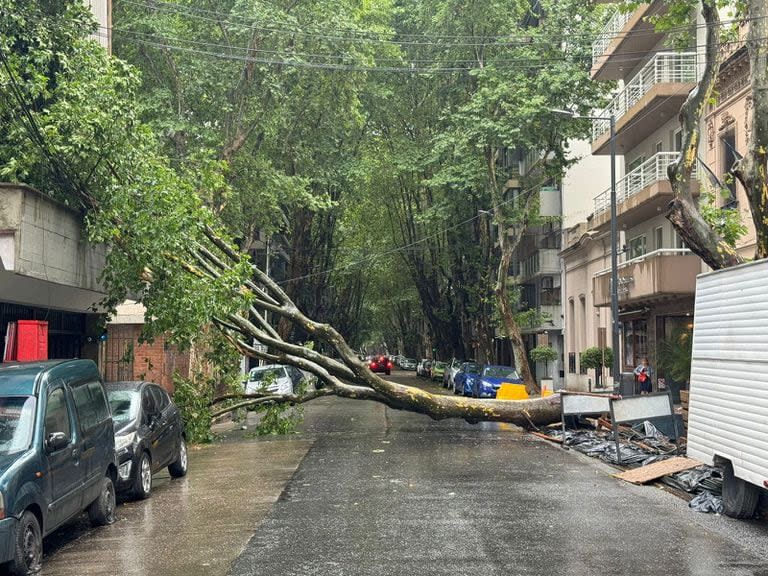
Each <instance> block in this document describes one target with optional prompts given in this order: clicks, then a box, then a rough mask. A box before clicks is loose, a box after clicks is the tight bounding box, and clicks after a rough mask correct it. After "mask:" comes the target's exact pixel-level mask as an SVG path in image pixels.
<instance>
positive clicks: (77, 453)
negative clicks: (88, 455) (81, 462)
mask: <svg viewBox="0 0 768 576" xmlns="http://www.w3.org/2000/svg"><path fill="white" fill-rule="evenodd" d="M79 457H80V450H78V449H77V448H74V449H73V450H72V458H79Z"/></svg>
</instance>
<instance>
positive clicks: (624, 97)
mask: <svg viewBox="0 0 768 576" xmlns="http://www.w3.org/2000/svg"><path fill="white" fill-rule="evenodd" d="M664 9H665V3H664V2H662V1H659V0H654V1H652V2H650V3H648V4H642V5H640V6H638V7H637V8H636V9H635V10H634V11H633V12H629V13H625V12H621V11H619V10H618V9H617V11H616V12H615V13H614V14H613V16H612V17H611V18H610V19H609V20H608V22H607V23H606V25H605V28H604V29H603V33H602V34H601V35H600V37H599V38H598V40H597V41H596V42H595V43H594V45H593V65H592V70H591V75H592V78H593V79H594V80H595V81H606V80H613V81H616V82H617V90H616V91H615V93H614V95H613V98H612V100H611V102H610V103H609V104H608V106H607V107H606V108H605V109H604V110H601V111H598V112H596V114H595V116H598V117H601V118H605V119H603V120H595V121H593V127H592V138H591V152H592V154H593V155H594V156H604V157H605V156H608V157H610V153H611V134H610V121H609V118H610V117H611V116H613V118H614V119H615V127H616V132H615V150H616V154H617V156H620V157H621V158H622V160H621V161H620V162H619V166H618V168H617V175H618V176H617V182H616V217H617V226H618V236H619V238H618V246H617V251H618V253H619V265H618V283H617V293H618V300H619V322H620V350H619V367H620V370H621V372H622V374H623V379H624V380H626V379H630V380H631V378H632V376H631V372H632V369H633V368H634V366H636V365H637V364H639V363H640V361H641V359H642V358H643V357H648V358H649V359H650V361H651V365H652V366H656V365H657V362H656V349H657V346H658V343H659V342H660V341H662V340H664V339H667V338H669V336H670V335H671V334H672V332H673V331H674V330H675V329H677V328H683V329H685V328H687V327H689V326H690V325H691V323H692V315H693V310H694V290H695V282H696V276H697V274H699V273H700V272H702V271H703V270H704V269H705V267H704V265H703V264H702V262H701V260H700V259H699V258H698V257H697V256H695V255H694V254H692V253H691V252H690V250H688V249H687V248H686V247H685V246H684V245H683V243H682V242H681V240H680V239H679V237H678V236H677V234H676V233H675V231H674V229H673V227H672V225H671V223H670V222H669V221H668V220H667V219H666V218H665V213H666V208H667V206H668V204H669V202H670V200H671V199H672V188H671V185H670V183H669V180H668V179H667V167H668V166H669V164H670V163H671V162H673V161H675V160H676V159H677V158H678V155H679V152H680V149H681V145H682V138H681V132H680V126H679V120H678V112H679V110H680V106H681V105H682V104H683V102H684V101H685V98H686V97H687V95H688V93H689V92H690V90H691V89H693V88H694V87H695V86H696V83H697V80H698V78H699V77H700V72H701V66H700V62H699V61H698V60H699V56H698V54H699V48H697V47H698V46H700V44H701V42H702V41H703V38H702V35H701V34H699V35H698V38H697V39H696V42H695V43H694V45H692V46H691V47H690V49H689V50H684V51H673V50H671V49H670V48H669V47H668V46H667V42H666V38H665V37H664V35H662V34H658V33H656V32H655V31H654V29H653V27H652V25H651V24H649V18H651V17H652V16H654V15H658V14H660V13H661V11H662V10H664ZM692 18H693V16H692ZM712 113H713V114H715V111H713V112H712ZM721 115H722V113H721ZM715 122H716V120H715ZM729 134H730V133H729ZM725 138H727V136H726V137H725ZM725 138H724V139H723V141H724V142H725V141H727V140H726V139H725ZM716 144H717V143H716ZM711 156H712V157H714V156H717V152H715V151H713V152H712V155H711ZM711 156H710V155H709V154H708V155H707V158H706V160H705V161H706V162H708V163H709V162H711V160H712V158H711ZM724 161H725V162H727V158H725V159H724ZM697 169H699V170H700V168H697ZM717 169H722V165H718V166H717ZM696 186H697V189H696V190H694V194H698V185H696ZM572 193H574V191H572ZM576 194H577V195H587V194H590V195H591V202H592V206H591V211H590V213H589V215H588V216H587V218H586V219H585V220H584V221H582V222H578V223H574V222H571V223H570V225H569V226H567V227H566V233H565V234H564V245H563V260H564V275H565V282H564V284H565V286H566V291H565V293H564V298H565V299H566V302H567V304H566V309H565V316H566V335H567V337H566V354H567V356H568V359H569V364H568V375H567V378H566V380H567V383H568V386H569V387H573V388H580V389H584V388H585V382H584V380H585V379H586V380H587V383H589V381H590V380H591V379H593V378H594V377H595V375H594V374H587V373H586V372H587V371H586V370H584V369H583V367H581V366H580V365H579V364H580V362H579V354H580V353H581V352H583V351H584V350H585V349H586V348H588V347H591V346H601V347H602V346H609V347H610V346H611V328H610V327H611V319H610V310H611V309H610V306H611V266H610V252H611V239H610V226H611V189H610V182H609V183H608V185H607V186H606V187H605V189H604V190H601V191H599V192H598V193H595V194H592V190H591V189H590V188H584V189H583V190H579V191H578V192H576ZM657 376H658V377H662V378H663V377H665V374H663V371H658V372H657ZM655 384H656V383H655ZM669 384H670V386H672V387H677V386H681V385H682V386H684V385H685V383H673V382H669Z"/></svg>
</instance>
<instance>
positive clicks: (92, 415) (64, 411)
mask: <svg viewBox="0 0 768 576" xmlns="http://www.w3.org/2000/svg"><path fill="white" fill-rule="evenodd" d="M116 473H117V468H116V466H115V435H114V429H113V427H112V415H111V413H110V411H109V405H108V404H107V398H106V394H105V393H104V387H103V386H102V382H101V377H100V376H99V371H98V368H97V367H96V364H94V363H93V362H92V361H90V360H64V361H62V360H58V361H45V362H26V363H14V364H4V365H2V366H0V518H2V520H0V563H2V564H5V565H6V566H5V567H6V568H7V571H8V572H9V573H10V574H14V575H21V574H24V575H26V574H31V573H36V572H37V571H38V570H39V569H40V564H41V561H42V557H43V536H46V535H48V534H50V533H51V532H53V531H54V530H55V529H56V528H58V527H59V526H61V525H62V524H64V523H65V522H66V521H68V520H69V519H70V518H73V517H74V516H77V515H78V514H80V513H81V512H82V511H83V510H85V509H87V510H88V514H89V516H90V518H91V522H92V523H93V524H95V525H103V524H111V523H112V522H114V521H115V486H114V480H115V477H116Z"/></svg>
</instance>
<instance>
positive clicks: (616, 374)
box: [550, 108, 621, 388]
mask: <svg viewBox="0 0 768 576" xmlns="http://www.w3.org/2000/svg"><path fill="white" fill-rule="evenodd" d="M550 112H554V113H555V114H562V115H564V116H568V117H570V118H584V119H586V120H608V121H609V122H610V129H611V132H610V150H611V347H612V348H613V366H612V368H611V371H612V372H613V385H614V388H615V387H616V380H617V378H618V379H619V381H620V380H621V378H620V376H621V372H620V363H619V252H618V243H619V234H618V227H617V224H616V115H615V114H613V112H611V115H610V116H580V115H579V114H577V113H576V112H575V111H573V110H558V109H555V108H552V109H550Z"/></svg>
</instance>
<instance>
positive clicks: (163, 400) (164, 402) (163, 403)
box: [149, 386, 171, 412]
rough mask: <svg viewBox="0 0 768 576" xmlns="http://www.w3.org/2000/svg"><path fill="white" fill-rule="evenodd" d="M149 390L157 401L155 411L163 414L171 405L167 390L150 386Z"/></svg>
mask: <svg viewBox="0 0 768 576" xmlns="http://www.w3.org/2000/svg"><path fill="white" fill-rule="evenodd" d="M149 388H150V390H152V396H154V399H155V409H156V410H157V411H158V412H162V411H163V410H165V409H166V408H167V407H168V404H170V403H171V401H170V400H169V399H168V394H166V392H165V390H163V389H162V388H160V387H159V386H150V387H149Z"/></svg>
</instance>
